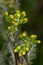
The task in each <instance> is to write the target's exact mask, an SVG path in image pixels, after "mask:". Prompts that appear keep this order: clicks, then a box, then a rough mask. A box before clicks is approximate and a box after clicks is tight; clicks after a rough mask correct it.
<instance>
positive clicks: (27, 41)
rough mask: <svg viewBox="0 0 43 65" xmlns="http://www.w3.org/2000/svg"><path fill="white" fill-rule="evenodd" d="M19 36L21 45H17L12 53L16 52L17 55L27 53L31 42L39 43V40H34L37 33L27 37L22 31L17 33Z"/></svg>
mask: <svg viewBox="0 0 43 65" xmlns="http://www.w3.org/2000/svg"><path fill="white" fill-rule="evenodd" d="M19 37H20V39H21V40H22V41H23V43H22V45H18V46H17V47H16V48H15V49H14V53H18V54H19V56H23V55H25V54H26V53H28V52H29V51H30V48H31V46H32V44H36V43H39V44H40V43H41V41H40V40H36V39H37V35H31V36H30V37H28V36H27V33H26V32H23V33H22V34H20V35H19Z"/></svg>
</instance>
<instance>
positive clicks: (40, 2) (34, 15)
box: [20, 0, 43, 65]
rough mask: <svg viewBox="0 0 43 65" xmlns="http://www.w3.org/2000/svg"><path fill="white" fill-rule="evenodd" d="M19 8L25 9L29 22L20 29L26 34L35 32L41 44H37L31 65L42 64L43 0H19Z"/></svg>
mask: <svg viewBox="0 0 43 65" xmlns="http://www.w3.org/2000/svg"><path fill="white" fill-rule="evenodd" d="M20 3H21V5H20V9H21V10H24V11H26V13H27V17H28V19H29V22H28V23H26V24H25V25H23V27H22V29H23V30H26V31H27V32H28V34H37V35H38V39H40V40H41V44H40V45H37V58H36V59H35V60H34V64H33V65H43V0H20Z"/></svg>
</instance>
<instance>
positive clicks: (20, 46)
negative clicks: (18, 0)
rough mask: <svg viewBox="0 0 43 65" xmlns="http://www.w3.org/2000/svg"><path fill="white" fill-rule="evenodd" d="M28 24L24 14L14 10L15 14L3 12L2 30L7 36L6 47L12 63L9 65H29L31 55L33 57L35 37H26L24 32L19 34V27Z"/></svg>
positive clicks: (37, 41) (35, 43) (33, 35)
mask: <svg viewBox="0 0 43 65" xmlns="http://www.w3.org/2000/svg"><path fill="white" fill-rule="evenodd" d="M27 22H28V18H26V12H25V11H23V12H21V11H20V10H16V12H15V14H13V15H12V14H9V13H8V12H5V15H4V22H3V23H4V30H5V34H6V35H7V40H6V41H7V43H8V44H7V45H8V49H9V53H10V54H11V58H12V62H11V63H10V62H9V65H31V59H32V57H31V55H32V54H33V57H34V52H33V51H34V50H35V49H34V48H35V47H36V45H37V43H39V44H40V43H41V41H40V40H37V35H35V34H32V35H30V36H29V35H28V34H27V32H26V31H24V32H23V33H21V32H20V26H21V25H22V24H25V23H27ZM32 52H33V53H32Z"/></svg>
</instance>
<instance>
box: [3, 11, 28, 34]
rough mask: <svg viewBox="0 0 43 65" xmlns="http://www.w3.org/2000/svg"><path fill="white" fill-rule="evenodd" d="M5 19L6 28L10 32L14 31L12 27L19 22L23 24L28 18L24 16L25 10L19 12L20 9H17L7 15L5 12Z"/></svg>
mask: <svg viewBox="0 0 43 65" xmlns="http://www.w3.org/2000/svg"><path fill="white" fill-rule="evenodd" d="M4 19H5V21H6V22H7V23H8V24H9V25H8V26H7V30H8V31H9V32H10V34H13V33H14V28H15V27H18V26H19V25H20V24H24V23H27V22H28V18H26V12H25V11H23V12H20V10H17V11H16V13H15V14H13V15H12V14H11V15H9V13H8V12H5V18H4Z"/></svg>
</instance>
